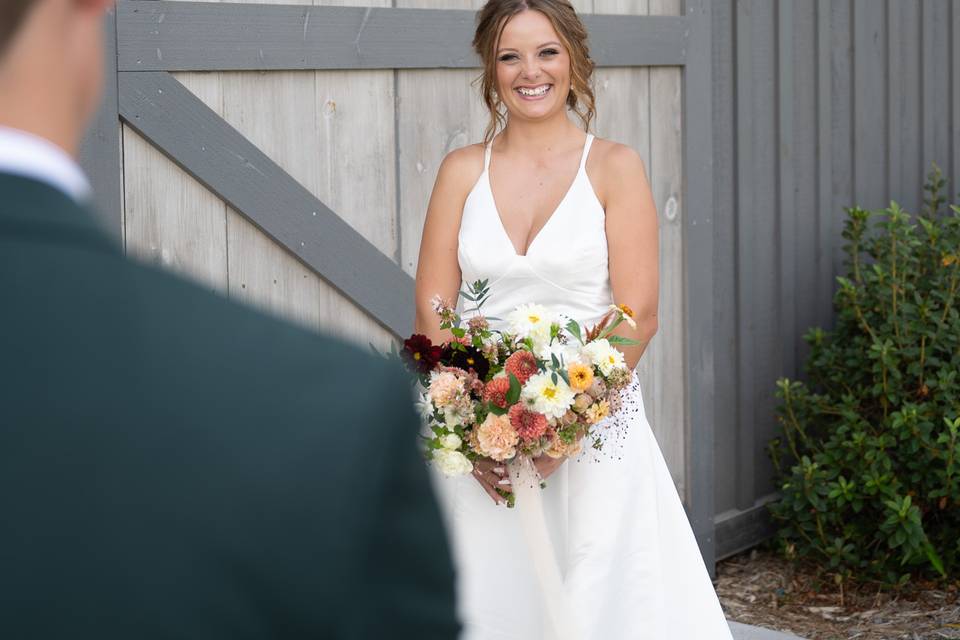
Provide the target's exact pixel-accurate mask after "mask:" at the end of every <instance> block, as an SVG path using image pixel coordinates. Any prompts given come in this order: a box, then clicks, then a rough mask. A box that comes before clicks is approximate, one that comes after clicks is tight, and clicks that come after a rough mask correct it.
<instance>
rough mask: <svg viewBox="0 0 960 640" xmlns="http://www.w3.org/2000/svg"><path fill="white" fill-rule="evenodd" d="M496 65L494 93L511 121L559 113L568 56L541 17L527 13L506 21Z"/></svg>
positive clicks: (566, 85) (567, 88)
mask: <svg viewBox="0 0 960 640" xmlns="http://www.w3.org/2000/svg"><path fill="white" fill-rule="evenodd" d="M496 61H497V65H496V71H497V78H496V80H497V82H496V86H497V93H498V94H499V95H500V99H501V100H502V101H503V103H504V104H505V105H506V107H507V111H508V112H509V113H510V115H511V117H512V116H519V117H523V118H533V119H539V118H543V117H545V116H548V115H550V114H552V113H554V112H556V111H558V110H563V108H564V105H565V104H566V99H567V94H568V93H569V91H570V54H569V53H568V52H567V50H566V49H565V48H564V46H563V45H562V44H560V37H559V36H558V35H557V32H556V30H554V28H553V25H552V24H551V23H550V20H549V19H547V17H546V16H545V15H543V14H542V13H540V12H539V11H533V10H530V9H528V10H526V11H524V12H522V13H518V14H517V15H515V16H513V17H512V18H510V19H509V20H508V21H507V25H506V27H504V29H503V33H502V34H501V36H500V45H499V48H498V49H497V52H496Z"/></svg>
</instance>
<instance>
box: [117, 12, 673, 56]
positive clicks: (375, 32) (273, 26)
mask: <svg viewBox="0 0 960 640" xmlns="http://www.w3.org/2000/svg"><path fill="white" fill-rule="evenodd" d="M399 4H400V5H401V6H400V8H389V7H386V8H377V7H329V6H324V7H319V6H314V7H304V6H299V5H264V4H248V3H236V4H234V3H230V4H221V3H207V2H190V3H183V2H167V1H166V0H127V1H125V2H121V3H120V4H119V5H118V6H119V13H118V20H119V24H120V37H119V39H118V47H119V65H120V70H121V71H190V70H214V69H215V70H281V69H411V68H429V69H434V68H471V67H477V66H478V65H479V61H478V60H477V58H476V55H475V54H474V53H473V52H472V51H471V50H470V41H471V39H472V35H473V29H474V15H475V12H474V11H468V10H455V9H454V10H451V9H440V8H435V7H437V3H433V4H432V5H430V6H431V8H429V9H427V8H408V7H406V6H405V3H399ZM584 22H585V24H586V25H587V28H588V29H589V31H590V32H591V33H595V34H596V36H595V37H596V44H595V46H594V47H593V48H592V51H591V55H592V56H593V57H594V58H595V60H596V62H597V63H598V64H599V65H602V66H628V65H676V64H682V63H683V61H684V58H685V56H686V50H687V46H688V44H687V34H688V32H689V26H688V24H687V22H686V21H685V20H684V19H683V18H681V17H662V18H656V19H649V18H642V19H641V18H633V17H631V18H626V17H623V16H616V17H614V16H602V15H597V16H594V15H586V16H584ZM404 34H417V35H416V37H412V38H411V37H405V36H404Z"/></svg>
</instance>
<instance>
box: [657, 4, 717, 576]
mask: <svg viewBox="0 0 960 640" xmlns="http://www.w3.org/2000/svg"><path fill="white" fill-rule="evenodd" d="M676 8H677V9H679V8H680V7H676ZM653 9H654V7H653V6H652V5H651V11H653ZM683 10H684V11H685V13H686V15H687V16H688V18H689V19H690V20H691V48H690V64H688V66H687V67H686V68H685V69H684V74H683V76H682V93H683V101H682V103H681V104H682V110H683V114H684V116H683V121H682V123H681V126H682V128H683V133H682V145H683V146H682V147H681V149H682V151H681V158H682V164H681V174H682V178H683V180H682V182H681V185H683V186H682V187H681V188H685V193H684V198H685V200H686V202H685V205H684V208H685V214H684V215H685V217H686V219H687V220H686V222H685V224H684V225H683V251H682V255H683V256H684V258H686V260H684V259H683V258H681V259H680V263H681V264H683V270H684V277H683V288H682V292H683V293H682V296H683V302H682V309H683V310H684V326H685V327H686V330H685V333H684V335H683V336H682V337H681V341H682V343H683V344H684V346H685V348H684V354H685V355H684V357H683V358H682V359H683V360H684V388H685V395H686V403H687V429H686V432H687V433H686V437H685V448H686V451H687V455H686V462H685V469H686V479H687V492H686V493H687V503H686V504H687V506H688V509H689V513H690V524H691V525H692V527H693V532H694V535H695V536H696V538H697V543H698V544H699V546H700V551H701V553H702V554H703V559H704V562H705V563H706V566H707V568H708V570H709V573H710V575H711V576H714V575H715V573H716V568H715V563H714V558H715V547H716V545H715V538H714V534H715V531H714V521H713V517H714V486H715V483H716V478H715V477H714V448H713V446H714V417H715V415H716V411H715V405H714V398H715V395H716V391H715V389H716V387H715V383H716V378H715V373H716V369H715V366H716V365H715V362H714V357H713V344H714V332H713V329H714V327H713V318H714V295H715V293H716V290H715V287H714V282H713V262H714V250H713V248H714V223H713V220H714V218H713V206H712V203H713V186H714V183H713V134H712V130H711V118H712V111H711V105H712V103H713V100H712V88H713V87H712V82H711V77H712V75H711V73H712V69H711V60H710V54H711V50H712V45H711V31H710V27H711V3H710V2H709V1H708V0H687V1H686V2H685V3H684V5H683ZM651 83H652V78H651Z"/></svg>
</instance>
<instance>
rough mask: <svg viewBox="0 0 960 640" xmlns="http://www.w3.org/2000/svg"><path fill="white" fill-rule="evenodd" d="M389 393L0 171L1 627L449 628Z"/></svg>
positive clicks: (418, 634)
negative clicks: (130, 255)
mask: <svg viewBox="0 0 960 640" xmlns="http://www.w3.org/2000/svg"><path fill="white" fill-rule="evenodd" d="M407 389H408V387H407V386H406V383H405V379H404V376H403V374H402V373H401V372H400V370H399V368H398V367H395V366H393V365H387V364H384V363H383V361H382V360H379V359H378V358H376V357H375V356H373V355H371V354H369V353H365V352H364V351H363V350H361V349H358V348H354V347H351V346H348V345H346V344H344V343H341V342H339V341H335V340H333V339H327V338H323V337H320V336H317V335H315V334H312V333H310V332H308V331H305V330H301V329H298V328H295V327H293V326H291V325H288V324H285V323H283V322H280V321H278V320H274V319H271V318H269V317H267V316H265V315H263V314H261V313H258V312H255V311H253V310H251V309H248V308H245V307H241V306H240V305H237V304H235V303H232V302H230V301H228V300H227V299H225V298H222V297H219V296H217V295H214V294H211V293H208V292H206V291H204V290H202V289H201V288H199V287H197V286H194V285H192V284H189V283H187V282H185V281H183V280H181V279H179V278H176V277H173V276H171V275H168V274H166V273H162V272H160V271H158V270H155V269H152V268H149V267H146V266H142V265H138V264H136V263H134V262H132V261H128V260H127V259H125V258H124V257H123V255H122V254H121V252H120V251H119V250H118V249H117V248H116V246H115V245H114V244H113V243H112V242H111V241H110V240H108V239H107V238H106V236H105V235H104V234H102V233H101V231H100V230H99V229H98V228H97V227H96V224H95V223H94V221H93V218H92V217H91V215H90V214H89V212H87V211H85V210H83V209H81V208H80V207H78V206H77V205H75V204H74V203H73V201H72V200H70V199H69V198H67V196H65V195H63V194H61V193H60V192H59V191H57V190H55V189H53V188H51V187H48V186H46V185H44V184H42V183H40V182H36V181H33V180H28V179H23V178H17V177H14V176H11V175H9V174H0V638H5V639H9V640H14V639H19V638H100V639H103V638H123V639H124V640H133V639H145V638H208V639H209V638H397V637H411V638H454V637H455V636H456V634H457V632H458V629H459V627H458V624H457V622H456V620H455V617H454V598H453V572H452V568H451V561H450V552H449V548H448V545H447V542H446V539H445V537H444V532H443V529H442V524H441V520H440V516H439V513H438V510H437V506H436V503H435V502H434V498H433V494H432V493H431V490H430V486H429V484H428V482H429V481H428V476H427V472H426V469H425V468H424V464H423V461H422V459H421V457H420V455H419V453H418V452H417V447H416V429H417V421H416V418H415V416H414V412H413V410H412V408H411V406H410V402H409V394H408V392H407Z"/></svg>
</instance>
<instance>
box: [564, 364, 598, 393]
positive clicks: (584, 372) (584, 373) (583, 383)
mask: <svg viewBox="0 0 960 640" xmlns="http://www.w3.org/2000/svg"><path fill="white" fill-rule="evenodd" d="M567 376H568V377H569V378H570V388H571V389H573V390H574V391H586V390H587V389H589V388H590V385H591V384H593V367H588V366H587V365H585V364H581V363H579V362H573V363H571V364H570V365H568V366H567Z"/></svg>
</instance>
